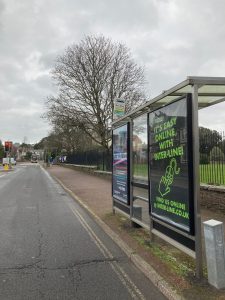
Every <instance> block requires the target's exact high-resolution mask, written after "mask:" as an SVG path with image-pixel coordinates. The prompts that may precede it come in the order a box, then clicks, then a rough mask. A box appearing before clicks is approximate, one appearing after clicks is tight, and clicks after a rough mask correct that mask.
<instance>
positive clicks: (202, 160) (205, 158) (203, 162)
mask: <svg viewBox="0 0 225 300" xmlns="http://www.w3.org/2000/svg"><path fill="white" fill-rule="evenodd" d="M209 158H210V157H209V155H208V154H206V153H200V165H207V164H209V162H210V160H209Z"/></svg>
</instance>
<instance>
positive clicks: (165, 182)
mask: <svg viewBox="0 0 225 300" xmlns="http://www.w3.org/2000/svg"><path fill="white" fill-rule="evenodd" d="M179 173H180V168H178V167H177V161H176V159H175V158H172V159H171V161H170V164H169V165H168V166H167V167H166V172H165V175H164V176H162V177H161V179H160V182H159V189H158V191H159V193H160V195H161V196H162V197H163V196H165V195H166V194H168V193H169V192H170V186H171V184H172V183H173V181H174V175H178V174H179Z"/></svg>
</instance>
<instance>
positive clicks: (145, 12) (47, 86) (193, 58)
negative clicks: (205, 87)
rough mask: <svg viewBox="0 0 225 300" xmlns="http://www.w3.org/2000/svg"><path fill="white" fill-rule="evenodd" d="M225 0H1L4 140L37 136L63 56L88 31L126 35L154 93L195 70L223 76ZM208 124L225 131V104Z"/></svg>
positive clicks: (204, 119) (0, 125)
mask: <svg viewBox="0 0 225 300" xmlns="http://www.w3.org/2000/svg"><path fill="white" fill-rule="evenodd" d="M224 20H225V1H224V0H215V1H212V0H182V1H180V0H122V1H121V0H114V1H112V0H110V1H109V0H0V70H1V72H0V113H1V114H0V139H1V140H2V141H5V140H12V141H13V142H23V140H24V137H26V141H27V142H30V143H34V142H38V141H39V140H40V139H41V138H43V137H44V136H47V135H48V133H49V130H50V127H49V125H48V124H47V122H45V121H43V120H42V119H41V118H40V116H41V115H42V114H43V112H44V100H45V98H46V97H47V95H49V94H52V93H55V91H56V87H55V86H54V85H53V82H52V80H51V77H50V74H49V72H50V70H51V68H52V67H53V65H54V61H55V58H56V56H57V55H59V54H62V53H63V51H64V49H65V48H66V47H67V46H68V45H70V44H72V43H78V42H79V41H80V40H81V39H82V38H83V37H84V35H89V34H103V35H105V36H106V37H110V38H112V40H114V41H122V42H123V43H125V44H126V45H127V46H128V47H129V48H130V49H131V51H132V54H133V57H134V58H135V59H136V61H137V62H138V63H139V64H141V65H143V66H145V70H146V79H147V81H148V83H149V86H148V89H149V91H150V95H151V97H154V96H157V95H158V94H160V93H161V92H162V90H166V89H168V88H170V87H172V86H173V85H175V84H177V83H179V82H181V81H183V80H184V79H185V78H186V77H187V76H189V75H195V76H225V25H224V24H225V23H224V22H225V21H224ZM213 112H214V113H215V114H216V117H212V113H211V117H210V112H209V111H205V112H204V113H201V115H200V122H201V124H202V125H205V126H208V127H210V128H215V129H218V130H225V104H223V105H220V106H219V107H217V108H215V109H214V110H213Z"/></svg>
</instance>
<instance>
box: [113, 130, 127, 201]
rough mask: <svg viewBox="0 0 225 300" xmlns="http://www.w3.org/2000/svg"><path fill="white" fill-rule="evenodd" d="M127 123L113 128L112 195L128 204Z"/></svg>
mask: <svg viewBox="0 0 225 300" xmlns="http://www.w3.org/2000/svg"><path fill="white" fill-rule="evenodd" d="M127 134H128V125H124V126H122V127H119V128H117V129H115V130H113V197H114V198H115V199H118V200H120V201H122V202H124V203H126V204H128V164H127V145H128V137H127Z"/></svg>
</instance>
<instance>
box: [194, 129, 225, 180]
mask: <svg viewBox="0 0 225 300" xmlns="http://www.w3.org/2000/svg"><path fill="white" fill-rule="evenodd" d="M199 144H200V147H199V148H200V182H201V183H206V184H213V185H225V132H220V133H219V132H217V131H213V132H208V133H205V134H201V132H200V143H199Z"/></svg>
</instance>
